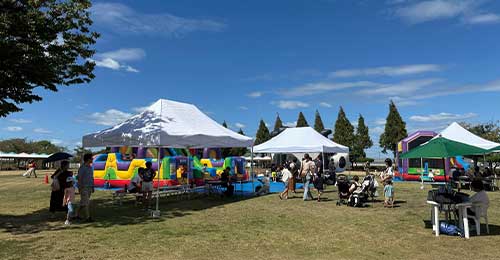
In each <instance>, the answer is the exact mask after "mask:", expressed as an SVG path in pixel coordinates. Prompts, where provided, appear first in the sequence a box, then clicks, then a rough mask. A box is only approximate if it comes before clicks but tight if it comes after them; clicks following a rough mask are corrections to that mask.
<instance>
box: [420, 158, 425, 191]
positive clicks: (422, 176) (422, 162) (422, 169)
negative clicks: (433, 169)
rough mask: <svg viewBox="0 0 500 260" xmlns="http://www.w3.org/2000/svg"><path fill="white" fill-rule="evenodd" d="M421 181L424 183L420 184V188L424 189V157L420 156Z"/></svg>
mask: <svg viewBox="0 0 500 260" xmlns="http://www.w3.org/2000/svg"><path fill="white" fill-rule="evenodd" d="M420 181H421V182H422V185H420V189H421V190H423V189H424V158H422V157H420Z"/></svg>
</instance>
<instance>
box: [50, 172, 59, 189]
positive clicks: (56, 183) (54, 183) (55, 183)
mask: <svg viewBox="0 0 500 260" xmlns="http://www.w3.org/2000/svg"><path fill="white" fill-rule="evenodd" d="M60 174H61V172H59V173H57V174H56V175H54V179H52V183H51V184H50V188H51V189H52V191H58V190H60V189H61V185H60V183H59V179H58V177H59V175H60Z"/></svg>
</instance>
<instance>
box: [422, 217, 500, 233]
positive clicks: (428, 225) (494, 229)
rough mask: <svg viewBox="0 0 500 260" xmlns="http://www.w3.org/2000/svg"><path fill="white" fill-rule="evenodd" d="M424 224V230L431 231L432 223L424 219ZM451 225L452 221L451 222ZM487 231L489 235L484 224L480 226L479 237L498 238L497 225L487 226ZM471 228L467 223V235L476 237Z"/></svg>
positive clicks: (498, 229)
mask: <svg viewBox="0 0 500 260" xmlns="http://www.w3.org/2000/svg"><path fill="white" fill-rule="evenodd" d="M423 222H424V227H425V229H432V222H431V221H430V220H427V219H424V220H423ZM452 224H454V223H453V221H452ZM488 227H489V229H490V233H489V234H487V233H486V225H485V224H481V235H480V236H500V226H498V225H492V224H490V225H488ZM471 228H472V225H471V224H470V222H469V234H470V236H471V237H472V236H477V233H476V230H475V229H474V230H471Z"/></svg>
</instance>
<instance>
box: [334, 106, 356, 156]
mask: <svg viewBox="0 0 500 260" xmlns="http://www.w3.org/2000/svg"><path fill="white" fill-rule="evenodd" d="M334 128H335V129H334V133H333V141H334V142H336V143H339V144H342V145H345V146H348V147H349V149H350V150H352V149H353V145H354V127H353V126H352V124H351V122H349V119H347V116H346V115H345V112H344V109H343V108H342V107H340V109H339V114H338V116H337V121H335V127H334Z"/></svg>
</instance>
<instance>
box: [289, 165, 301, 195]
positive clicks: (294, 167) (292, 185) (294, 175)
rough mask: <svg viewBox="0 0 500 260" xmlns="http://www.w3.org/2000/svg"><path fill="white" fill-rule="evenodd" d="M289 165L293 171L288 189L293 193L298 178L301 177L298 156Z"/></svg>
mask: <svg viewBox="0 0 500 260" xmlns="http://www.w3.org/2000/svg"><path fill="white" fill-rule="evenodd" d="M288 167H289V169H290V172H291V173H292V178H291V179H290V180H288V190H289V191H291V192H292V193H295V186H296V185H295V183H296V182H297V178H298V177H299V166H298V165H297V158H294V159H293V161H292V162H291V163H290V165H289V166H288Z"/></svg>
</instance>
